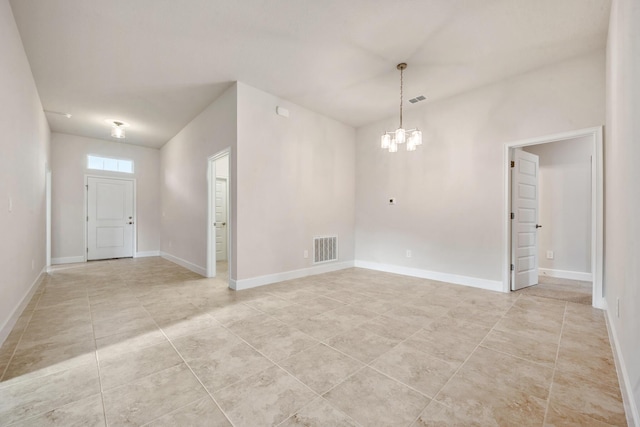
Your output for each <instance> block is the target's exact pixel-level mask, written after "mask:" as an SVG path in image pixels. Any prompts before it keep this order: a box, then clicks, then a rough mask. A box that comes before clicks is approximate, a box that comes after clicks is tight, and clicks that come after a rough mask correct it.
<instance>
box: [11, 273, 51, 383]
mask: <svg viewBox="0 0 640 427" xmlns="http://www.w3.org/2000/svg"><path fill="white" fill-rule="evenodd" d="M45 274H46V275H47V276H48V275H49V273H45ZM41 280H42V282H44V277H43V278H42V279H41ZM42 282H41V283H40V284H39V285H38V288H40V286H42ZM45 287H46V285H45ZM36 292H38V289H36ZM43 294H44V292H40V293H38V300H37V301H36V303H35V306H34V307H33V309H32V310H31V313H30V314H29V320H27V324H26V325H25V326H24V329H23V330H22V332H21V333H20V338H18V342H16V346H15V347H14V348H13V351H12V352H11V357H9V361H8V362H7V366H5V367H4V370H3V371H2V372H1V373H0V384H1V383H2V382H3V381H4V380H5V378H4V377H5V375H6V374H7V372H8V371H9V366H11V363H12V362H13V358H14V356H15V355H16V351H18V347H19V346H20V343H21V342H22V338H23V337H24V333H25V332H26V331H27V328H29V325H31V320H32V319H33V315H34V314H35V312H36V309H37V308H38V304H39V303H40V299H41V298H42V295H43ZM34 297H35V295H34ZM32 299H33V297H32ZM29 304H31V300H30V301H29V302H28V303H27V306H28V305H29ZM25 308H26V307H25ZM23 313H24V312H23ZM20 317H22V314H21V315H20ZM20 317H18V320H20ZM14 327H15V326H14ZM12 332H13V331H12ZM9 334H11V332H10V333H9Z"/></svg>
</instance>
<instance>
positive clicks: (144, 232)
mask: <svg viewBox="0 0 640 427" xmlns="http://www.w3.org/2000/svg"><path fill="white" fill-rule="evenodd" d="M89 154H95V155H98V156H104V157H112V158H120V159H131V160H133V161H134V172H135V173H133V174H125V173H117V172H107V171H97V170H92V169H87V155H89ZM159 168H160V151H159V150H156V149H155V148H147V147H140V146H136V145H130V144H121V143H118V142H115V141H105V140H102V139H94V138H86V137H83V136H76V135H68V134H64V133H56V132H54V133H53V134H52V135H51V170H52V172H51V174H52V179H51V181H52V186H51V198H52V236H51V239H52V242H51V257H52V261H53V263H54V264H57V263H65V262H78V261H81V260H82V258H83V257H84V254H85V252H86V246H85V242H84V234H85V227H86V219H85V215H86V214H85V186H84V185H85V181H84V177H85V175H94V176H103V177H118V178H134V179H135V180H136V229H137V244H138V247H137V248H136V250H135V251H136V252H138V253H144V252H157V251H158V250H159V249H160V214H159V212H160V169H159Z"/></svg>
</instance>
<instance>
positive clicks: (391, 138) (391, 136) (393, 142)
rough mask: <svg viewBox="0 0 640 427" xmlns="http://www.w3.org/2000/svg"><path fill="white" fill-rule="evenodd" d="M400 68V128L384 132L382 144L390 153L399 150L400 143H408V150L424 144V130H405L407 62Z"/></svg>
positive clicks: (400, 65)
mask: <svg viewBox="0 0 640 427" xmlns="http://www.w3.org/2000/svg"><path fill="white" fill-rule="evenodd" d="M396 68H397V69H398V70H400V126H399V127H398V129H396V130H394V131H391V132H385V133H383V134H382V138H381V144H380V146H381V147H382V148H384V149H388V150H389V152H390V153H395V152H396V151H398V145H399V144H404V143H406V144H407V151H415V150H416V147H417V146H418V145H422V132H421V131H419V130H418V129H417V128H416V129H407V130H405V129H404V128H403V127H402V95H403V93H402V85H403V83H404V82H403V80H402V78H403V75H402V73H403V71H404V70H405V69H406V68H407V64H405V63H404V62H403V63H401V64H398V66H397V67H396Z"/></svg>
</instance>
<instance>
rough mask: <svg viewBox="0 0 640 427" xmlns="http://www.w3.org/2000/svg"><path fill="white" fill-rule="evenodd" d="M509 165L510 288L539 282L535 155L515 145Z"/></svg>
mask: <svg viewBox="0 0 640 427" xmlns="http://www.w3.org/2000/svg"><path fill="white" fill-rule="evenodd" d="M513 159H514V167H513V168H512V169H511V212H512V221H511V262H512V266H513V271H512V276H511V289H512V290H514V291H515V290H517V289H522V288H525V287H527V286H532V285H536V284H538V228H539V227H540V226H539V225H538V156H536V155H535V154H531V153H527V152H526V151H522V150H520V149H517V150H515V151H514V154H513Z"/></svg>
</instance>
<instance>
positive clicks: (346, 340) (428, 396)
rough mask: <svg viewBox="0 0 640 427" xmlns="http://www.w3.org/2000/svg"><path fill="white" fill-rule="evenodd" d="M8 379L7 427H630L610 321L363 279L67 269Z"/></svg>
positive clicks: (385, 277)
mask: <svg viewBox="0 0 640 427" xmlns="http://www.w3.org/2000/svg"><path fill="white" fill-rule="evenodd" d="M0 375H2V381H1V382H0V425H37V426H40V425H64V426H71V425H105V424H106V425H109V426H111V425H114V426H115V425H156V426H163V425H165V426H174V425H206V426H223V425H233V426H237V427H240V426H252V427H255V426H268V425H283V426H374V425H376V426H427V425H509V426H512V425H518V426H523V425H533V426H542V425H625V416H624V412H623V407H622V403H621V396H620V389H619V386H618V382H617V378H616V373H615V367H614V362H613V359H612V353H611V347H610V344H609V340H608V337H607V328H606V324H605V319H604V315H603V312H602V311H599V310H595V309H592V308H591V307H589V306H585V305H580V304H574V303H570V302H565V301H559V300H556V299H549V298H541V297H536V296H530V295H527V294H520V293H511V294H501V293H495V292H489V291H483V290H479V289H474V288H468V287H463V286H456V285H451V284H446V283H440V282H433V281H429V280H423V279H416V278H411V277H404V276H397V275H392V274H385V273H379V272H373V271H368V270H362V269H349V270H343V271H340V272H335V273H329V274H323V275H319V276H313V277H308V278H304V279H299V280H292V281H289V282H283V283H279V284H275V285H271V286H265V287H262V288H258V289H254V290H250V291H242V292H233V291H230V290H228V289H227V288H226V285H225V284H224V283H223V282H222V281H219V280H214V279H203V278H201V277H199V276H197V275H195V274H193V273H191V272H189V271H187V270H185V269H183V268H181V267H178V266H176V265H175V264H172V263H170V262H168V261H165V260H163V259H160V258H141V259H135V260H117V261H108V262H107V261H105V262H94V263H88V264H86V265H82V266H75V267H73V268H61V269H58V270H56V271H55V272H53V273H52V274H50V275H49V276H47V277H46V278H45V279H44V281H43V283H42V284H41V286H40V287H39V289H38V291H37V293H36V294H35V296H34V297H33V299H32V301H31V302H30V304H29V306H28V307H27V309H26V310H25V312H24V314H23V315H22V317H21V318H20V319H19V321H18V323H17V324H16V326H15V328H14V330H13V332H12V334H11V335H10V337H9V338H8V340H7V341H6V342H5V344H4V345H3V347H2V348H1V349H0Z"/></svg>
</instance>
